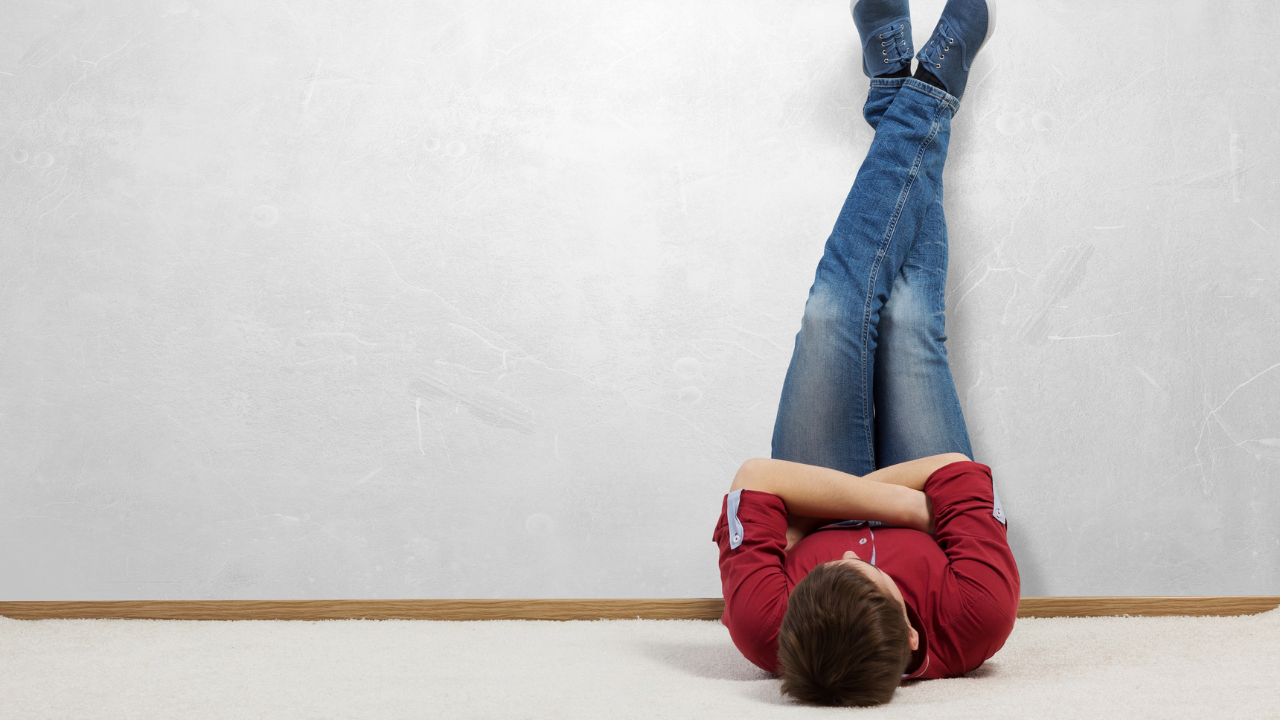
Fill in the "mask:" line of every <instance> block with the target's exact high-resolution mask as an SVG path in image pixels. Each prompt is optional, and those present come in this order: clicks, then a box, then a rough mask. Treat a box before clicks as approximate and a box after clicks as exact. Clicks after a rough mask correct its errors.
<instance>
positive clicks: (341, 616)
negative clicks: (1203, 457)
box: [0, 595, 1280, 620]
mask: <svg viewBox="0 0 1280 720" xmlns="http://www.w3.org/2000/svg"><path fill="white" fill-rule="evenodd" d="M1277 606H1280V595H1262V596H1225V597H1024V598H1022V601H1021V602H1020V603H1019V606H1018V617H1105V616H1112V615H1131V616H1139V615H1142V616H1153V615H1195V616H1226V615H1253V614H1256V613H1260V612H1266V611H1268V610H1271V609H1273V608H1275V607H1277ZM723 612H724V600H721V599H720V598H677V599H661V600H643V599H641V600H627V599H617V600H123V601H103V602H77V601H48V602H44V601H19V602H0V616H4V617H8V618H13V619H17V620H50V619H83V618H122V619H146V620H356V619H365V620H400V619H403V620H634V619H644V620H719V619H720V615H721V614H722V613H723Z"/></svg>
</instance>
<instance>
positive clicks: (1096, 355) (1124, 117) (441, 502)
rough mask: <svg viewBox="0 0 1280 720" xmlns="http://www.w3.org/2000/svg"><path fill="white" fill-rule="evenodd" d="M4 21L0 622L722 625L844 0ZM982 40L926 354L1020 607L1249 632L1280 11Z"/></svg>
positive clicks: (1272, 538) (1010, 32)
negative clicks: (236, 617) (684, 621)
mask: <svg viewBox="0 0 1280 720" xmlns="http://www.w3.org/2000/svg"><path fill="white" fill-rule="evenodd" d="M8 5H9V6H8V8H7V12H6V13H5V15H6V21H5V23H3V27H2V28H0V192H2V193H3V203H2V204H0V598H3V599H6V600H69V599H86V600H107V599H201V598H213V599H250V598H391V597H404V598H408V597H424V598H462V597H473V598H486V597H489V598H538V597H692V596H703V597H707V596H718V595H719V593H720V585H719V578H718V575H717V569H716V549H715V546H714V545H713V544H712V543H711V531H712V527H713V525H714V522H715V520H716V517H717V513H718V510H719V504H720V500H721V497H722V496H723V494H724V493H725V492H726V491H727V489H728V487H729V484H730V482H731V480H732V476H733V473H734V470H735V469H736V468H737V466H738V465H739V464H740V463H741V462H742V461H743V460H745V459H747V458H749V457H755V456H765V457H767V456H768V454H769V439H770V435H771V430H772V424H773V419H774V414H775V412H776V408H777V402H778V397H779V393H780V390H781V386H782V380H783V375H784V373H785V371H786V367H787V363H788V360H789V358H790V351H791V347H792V343H793V342H794V337H795V333H796V331H797V330H798V329H799V321H800V315H801V312H802V309H803V305H804V300H805V297H806V294H807V292H808V289H809V285H810V283H811V282H812V280H813V272H814V268H815V266H816V264H817V261H818V258H819V257H820V256H821V253H822V247H823V243H824V241H825V240H826V237H827V235H828V233H829V232H830V230H831V227H832V225H833V223H834V221H835V218H836V215H837V213H838V211H839V208H840V205H841V203H842V201H843V199H844V196H845V195H846V193H847V192H848V189H849V184H850V183H851V182H852V180H853V176H854V173H855V171H856V169H857V167H858V165H859V163H860V162H861V159H862V157H863V155H864V153H865V152H866V149H867V146H868V144H869V142H870V140H871V132H870V130H869V128H868V127H867V126H866V125H865V124H864V123H863V121H862V119H861V117H860V115H859V110H860V106H861V103H862V100H863V98H864V95H865V92H866V89H867V80H866V78H865V77H864V76H863V75H862V73H861V70H860V60H859V56H858V41H857V34H856V31H855V29H854V27H853V23H852V21H851V19H850V17H849V9H848V4H847V3H845V2H843V1H842V0H830V1H827V0H823V1H822V2H792V3H776V2H760V1H754V0H753V1H744V0H708V1H707V2H696V3H688V2H678V1H676V0H658V1H656V2H647V3H637V2H599V1H597V0H557V1H556V2H527V1H525V2H515V1H511V0H490V1H488V2H485V1H483V0H477V1H476V2H451V3H445V2H414V3H399V2H371V3H366V2H361V3H356V2H342V1H335V2H330V3H325V4H317V3H304V2H299V1H298V0H281V1H280V2H248V1H240V2H233V1H227V2H213V1H207V2H205V1H200V0H193V1H191V2H188V1H186V0H173V1H171V2H166V1H165V0H157V1H154V2H141V1H135V0H130V1H127V2H125V1H121V2H112V3H78V4H72V3H62V4H48V3H37V2H30V1H28V0H18V1H17V2H10V3H9V4H8ZM941 5H942V3H941V2H939V1H938V0H931V1H929V2H924V1H920V0H917V2H916V3H915V24H916V36H917V37H916V40H917V44H922V43H923V42H924V40H925V39H926V37H927V35H928V34H929V32H930V31H931V29H932V26H933V23H934V21H935V19H936V17H937V15H938V13H939V12H940V10H941ZM999 22H1000V27H999V31H998V33H997V34H996V36H995V38H994V39H993V41H992V44H991V45H990V46H989V47H988V48H987V49H985V50H984V51H983V53H982V55H981V56H980V58H979V60H978V62H977V65H976V67H975V69H974V71H973V72H974V74H973V78H972V80H971V82H970V86H969V90H968V93H967V94H966V96H965V101H964V105H963V106H962V108H961V111H960V114H959V115H958V117H957V118H956V122H955V130H954V134H953V137H952V144H951V158H950V162H949V165H948V169H947V174H946V182H947V200H946V203H947V204H946V209H947V213H948V218H949V222H950V234H951V243H952V246H951V270H950V277H949V295H948V303H947V305H948V313H949V320H948V330H949V334H950V336H951V340H950V342H949V348H950V352H951V357H952V362H953V368H954V372H955V376H956V381H957V386H958V388H959V392H960V397H961V401H962V403H963V406H964V410H965V412H966V415H967V417H968V421H969V426H970V431H971V434H972V436H973V441H974V447H975V453H976V455H977V459H978V460H979V461H981V462H985V463H987V464H989V465H990V466H991V467H992V468H993V469H994V471H995V477H996V479H997V483H998V485H999V488H1000V493H1001V498H1002V500H1003V501H1004V506H1005V509H1006V511H1007V512H1008V513H1009V516H1010V517H1011V520H1010V542H1011V544H1012V545H1013V548H1014V550H1015V553H1016V555H1017V557H1018V561H1019V564H1020V567H1021V569H1022V573H1023V578H1024V584H1023V590H1024V593H1025V594H1027V595H1193V594H1213V595H1216V594H1223V595H1236V594H1242V595H1243V594H1280V574H1278V573H1277V569H1276V568H1277V566H1280V410H1277V401H1278V400H1280V339H1278V338H1277V334H1276V328H1277V311H1278V309H1280V294H1278V290H1277V282H1276V277H1277V274H1278V273H1280V251H1278V246H1277V243H1278V241H1280V207H1278V206H1277V201H1276V190H1277V188H1276V182H1277V178H1278V177H1280V169H1277V162H1276V153H1277V150H1278V149H1280V134H1277V132H1276V130H1275V125H1274V123H1275V121H1276V117H1277V114H1278V112H1277V111H1278V110H1280V92H1278V88H1280V85H1278V84H1277V70H1276V67H1277V65H1276V63H1275V61H1274V60H1273V59H1272V58H1273V56H1274V55H1275V54H1276V53H1275V41H1276V40H1277V39H1278V37H1280V9H1277V6H1276V4H1275V3H1272V2H1267V1H1265V0H1236V1H1234V2H1209V1H1208V0H1202V1H1195V0H1180V1H1176V2H1133V3H1115V2H1109V1H1104V0H1080V1H1078V2H1065V1H1063V2H1036V3H1031V2H1014V1H1013V0H1007V1H1006V2H1004V3H1002V7H1001V12H1000V16H999Z"/></svg>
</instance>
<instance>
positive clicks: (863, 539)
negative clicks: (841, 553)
mask: <svg viewBox="0 0 1280 720" xmlns="http://www.w3.org/2000/svg"><path fill="white" fill-rule="evenodd" d="M858 544H859V545H866V544H867V539H866V538H862V539H861V540H859V541H858Z"/></svg>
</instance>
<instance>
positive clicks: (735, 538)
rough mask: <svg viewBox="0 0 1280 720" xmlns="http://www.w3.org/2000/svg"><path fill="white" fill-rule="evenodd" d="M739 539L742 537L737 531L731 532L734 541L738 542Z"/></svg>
mask: <svg viewBox="0 0 1280 720" xmlns="http://www.w3.org/2000/svg"><path fill="white" fill-rule="evenodd" d="M741 539H742V536H741V535H739V534H738V533H734V534H733V541H734V542H738V541H739V540H741Z"/></svg>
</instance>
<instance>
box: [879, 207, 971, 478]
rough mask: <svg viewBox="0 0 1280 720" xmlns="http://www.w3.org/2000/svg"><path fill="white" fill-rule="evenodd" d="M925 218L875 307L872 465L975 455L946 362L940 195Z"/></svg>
mask: <svg viewBox="0 0 1280 720" xmlns="http://www.w3.org/2000/svg"><path fill="white" fill-rule="evenodd" d="M926 218H927V219H926V221H925V223H924V225H923V226H922V228H921V232H920V234H919V235H918V236H917V237H916V241H915V244H914V245H913V246H912V248H911V251H910V252H909V253H908V254H907V259H906V261H905V262H904V263H903V265H902V271H901V272H899V273H898V277H897V279H896V280H895V281H894V284H893V289H892V290H890V292H889V300H888V302H886V303H885V305H884V307H883V308H881V310H880V326H879V328H878V329H879V331H880V332H879V340H880V342H879V344H878V345H877V346H876V357H875V380H874V383H873V387H874V395H875V430H876V466H877V467H887V466H889V465H896V464H897V463H901V462H907V461H908V460H915V459H916V458H922V457H927V456H929V455H940V454H942V453H948V452H958V453H963V454H964V455H967V456H968V457H969V458H970V459H972V458H973V450H972V449H971V447H970V445H969V433H968V430H967V429H966V427H965V422H964V413H963V412H962V411H961V409H960V399H959V397H958V396H957V395H956V387H955V383H954V381H953V380H952V377H951V365H950V363H948V361H947V349H946V340H947V334H946V289H947V224H946V220H945V218H944V216H943V211H942V198H941V195H940V194H939V196H938V198H937V201H936V202H935V203H933V205H932V206H931V207H930V208H929V211H928V213H927V215H926Z"/></svg>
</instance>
